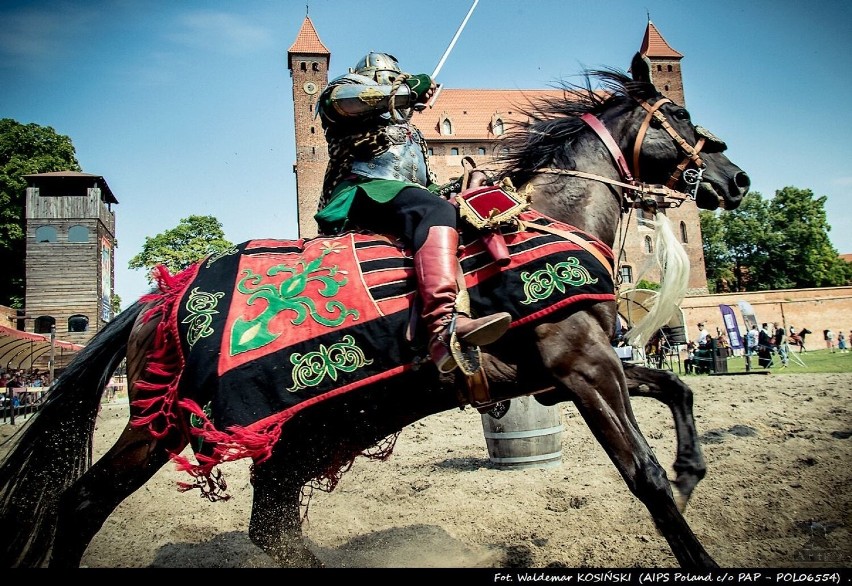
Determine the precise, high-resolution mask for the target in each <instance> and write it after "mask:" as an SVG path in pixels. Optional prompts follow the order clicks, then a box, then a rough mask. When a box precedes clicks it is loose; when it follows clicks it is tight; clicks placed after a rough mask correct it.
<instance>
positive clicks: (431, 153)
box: [428, 147, 435, 157]
mask: <svg viewBox="0 0 852 586" xmlns="http://www.w3.org/2000/svg"><path fill="white" fill-rule="evenodd" d="M428 152H429V156H430V157H431V156H434V155H435V149H433V148H432V147H429V149H428Z"/></svg>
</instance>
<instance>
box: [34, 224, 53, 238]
mask: <svg viewBox="0 0 852 586" xmlns="http://www.w3.org/2000/svg"><path fill="white" fill-rule="evenodd" d="M35 239H36V242H56V228H54V227H53V226H39V227H38V228H36V231H35Z"/></svg>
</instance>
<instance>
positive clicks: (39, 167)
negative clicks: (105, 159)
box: [0, 118, 81, 308]
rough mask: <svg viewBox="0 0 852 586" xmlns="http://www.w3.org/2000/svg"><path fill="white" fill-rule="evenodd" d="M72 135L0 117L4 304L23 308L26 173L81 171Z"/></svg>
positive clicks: (0, 298) (0, 294) (0, 299)
mask: <svg viewBox="0 0 852 586" xmlns="http://www.w3.org/2000/svg"><path fill="white" fill-rule="evenodd" d="M80 170H81V169H80V164H79V163H78V162H77V154H76V151H75V150H74V145H73V144H72V142H71V139H70V138H68V137H67V136H64V135H61V134H57V133H56V131H55V130H54V129H53V128H51V127H49V126H39V125H38V124H21V123H20V122H16V121H15V120H12V119H11V118H3V119H0V266H2V267H3V270H4V272H5V274H4V278H3V279H0V305H7V306H10V307H15V308H22V307H23V301H24V277H25V271H26V223H25V222H26V219H25V217H24V211H25V210H24V206H25V205H26V190H27V180H26V179H24V175H32V174H36V173H48V172H51V171H80Z"/></svg>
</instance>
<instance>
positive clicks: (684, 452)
mask: <svg viewBox="0 0 852 586" xmlns="http://www.w3.org/2000/svg"><path fill="white" fill-rule="evenodd" d="M624 374H625V376H626V377H627V391H628V392H629V393H630V396H631V397H650V398H653V399H656V400H658V401H660V402H661V403H663V404H665V405H668V407H669V409H670V410H671V412H672V417H673V419H674V426H675V435H676V437H677V457H676V458H675V462H674V464H673V466H672V467H673V468H674V471H675V473H676V474H677V477H676V478H675V480H674V482H673V484H674V486H675V488H676V489H677V493H678V494H677V495H676V497H677V498H676V500H677V504H678V508H679V509H680V510H681V512H682V511H683V510H684V509H685V508H686V504H687V503H688V502H689V497H690V496H691V495H692V491H693V490H694V489H695V486H696V485H697V484H698V483H699V482H701V480H702V479H703V478H704V475H705V474H706V473H707V465H706V464H705V462H704V454H703V453H702V452H701V442H700V440H699V439H698V431H697V430H696V428H695V418H694V416H693V414H692V389H690V388H689V386H687V385H686V384H684V383H683V381H681V380H680V377H678V376H676V375H675V374H674V373H673V372H669V371H668V370H655V369H649V368H645V367H643V366H638V365H634V364H624Z"/></svg>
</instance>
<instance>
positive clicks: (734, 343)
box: [719, 304, 745, 350]
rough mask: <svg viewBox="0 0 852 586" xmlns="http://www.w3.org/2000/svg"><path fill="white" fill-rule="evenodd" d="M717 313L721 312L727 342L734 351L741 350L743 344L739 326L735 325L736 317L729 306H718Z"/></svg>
mask: <svg viewBox="0 0 852 586" xmlns="http://www.w3.org/2000/svg"><path fill="white" fill-rule="evenodd" d="M719 311H721V312H722V322H723V323H724V324H725V330H726V331H727V332H728V342H729V343H730V345H731V348H733V349H734V350H742V349H743V348H744V347H745V346H744V344H743V339H742V334H741V333H740V326H739V325H738V324H737V316H736V314H734V310H733V308H732V307H731V306H730V305H724V304H723V305H720V306H719Z"/></svg>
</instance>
